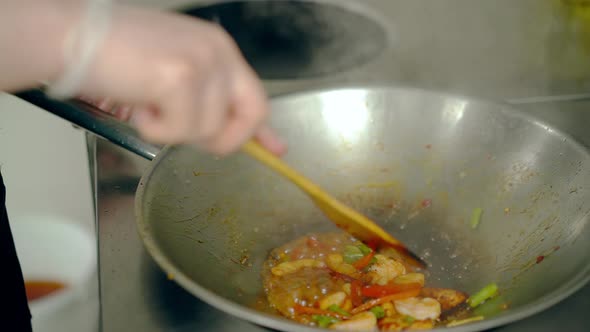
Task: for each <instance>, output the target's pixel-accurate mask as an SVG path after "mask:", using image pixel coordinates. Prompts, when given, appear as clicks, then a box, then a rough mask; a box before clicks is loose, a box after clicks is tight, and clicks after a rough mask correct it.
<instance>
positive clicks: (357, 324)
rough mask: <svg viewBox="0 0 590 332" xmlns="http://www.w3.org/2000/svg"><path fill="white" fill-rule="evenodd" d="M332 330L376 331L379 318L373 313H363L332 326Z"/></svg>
mask: <svg viewBox="0 0 590 332" xmlns="http://www.w3.org/2000/svg"><path fill="white" fill-rule="evenodd" d="M330 328H331V329H334V330H340V331H367V332H368V331H376V330H377V317H375V315H374V314H373V313H372V312H368V311H365V312H361V313H360V314H356V315H354V316H352V317H351V318H350V319H349V320H345V321H341V322H338V323H334V324H332V325H330Z"/></svg>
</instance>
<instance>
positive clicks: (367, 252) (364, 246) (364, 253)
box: [358, 242, 373, 256]
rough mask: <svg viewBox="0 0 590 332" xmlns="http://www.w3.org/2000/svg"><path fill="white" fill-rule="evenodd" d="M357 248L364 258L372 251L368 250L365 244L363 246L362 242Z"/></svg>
mask: <svg viewBox="0 0 590 332" xmlns="http://www.w3.org/2000/svg"><path fill="white" fill-rule="evenodd" d="M358 248H359V249H360V250H361V252H362V253H363V255H365V256H366V255H368V254H370V253H371V252H372V251H373V249H371V248H369V247H368V246H367V245H366V244H364V243H362V242H361V243H360V244H359V245H358Z"/></svg>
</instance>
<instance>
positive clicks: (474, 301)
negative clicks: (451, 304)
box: [467, 283, 498, 308]
mask: <svg viewBox="0 0 590 332" xmlns="http://www.w3.org/2000/svg"><path fill="white" fill-rule="evenodd" d="M497 294H498V285H496V284H495V283H491V284H488V285H486V286H485V287H484V288H482V289H480V290H479V291H478V292H477V293H475V294H473V295H471V296H470V297H469V299H467V303H469V306H471V307H472V308H475V307H477V306H478V305H480V304H482V303H484V302H485V301H486V300H488V299H490V298H492V297H494V296H496V295H497Z"/></svg>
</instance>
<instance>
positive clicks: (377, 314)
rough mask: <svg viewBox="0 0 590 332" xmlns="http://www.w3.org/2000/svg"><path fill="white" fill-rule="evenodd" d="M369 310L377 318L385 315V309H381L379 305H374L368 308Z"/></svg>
mask: <svg viewBox="0 0 590 332" xmlns="http://www.w3.org/2000/svg"><path fill="white" fill-rule="evenodd" d="M369 311H371V312H372V313H373V314H374V315H375V317H377V319H381V318H383V317H385V310H383V307H381V306H375V307H373V308H371V309H369Z"/></svg>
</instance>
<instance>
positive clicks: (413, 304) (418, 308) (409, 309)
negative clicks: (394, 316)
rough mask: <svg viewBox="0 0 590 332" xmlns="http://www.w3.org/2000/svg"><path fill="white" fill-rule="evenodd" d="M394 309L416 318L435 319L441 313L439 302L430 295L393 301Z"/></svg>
mask: <svg viewBox="0 0 590 332" xmlns="http://www.w3.org/2000/svg"><path fill="white" fill-rule="evenodd" d="M394 305H395V310H397V311H398V312H399V313H400V314H402V315H408V316H411V317H413V318H415V319H417V320H426V319H437V318H438V317H439V316H440V313H441V307H440V303H439V302H438V301H437V300H435V299H433V298H430V297H425V298H417V297H411V298H409V299H405V300H397V301H394Z"/></svg>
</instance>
